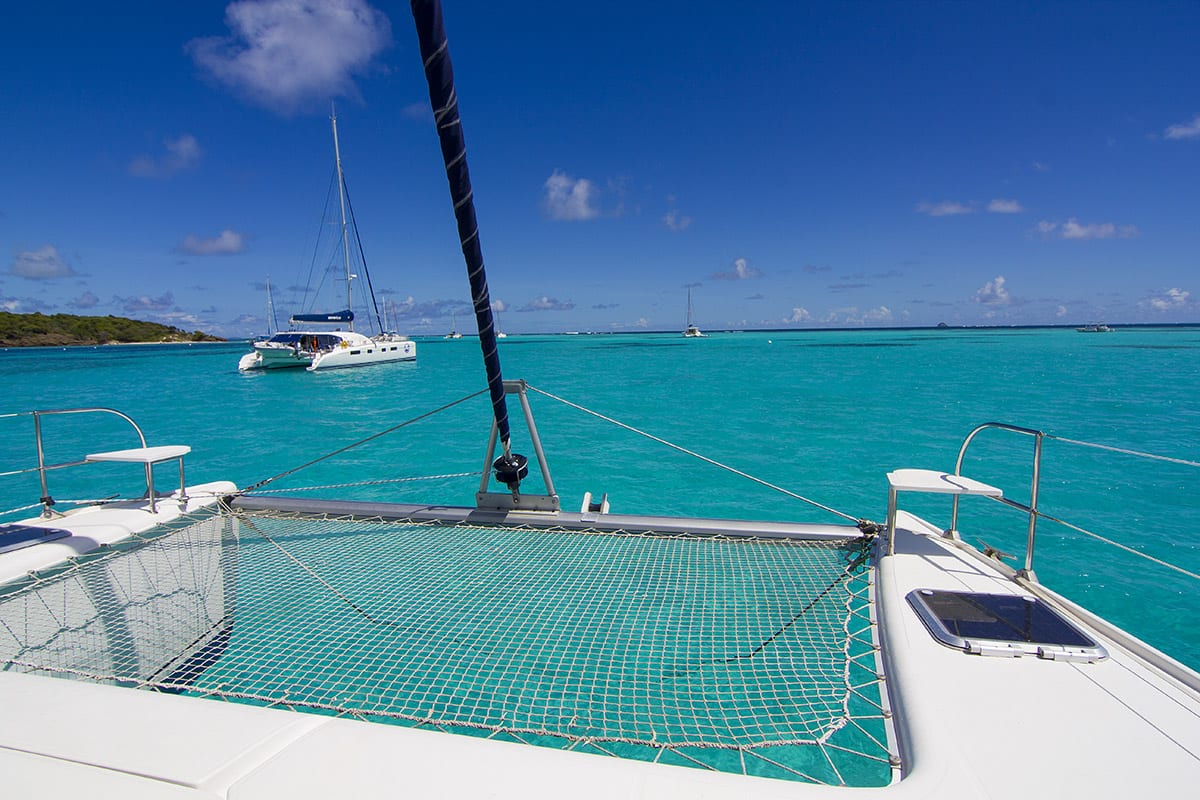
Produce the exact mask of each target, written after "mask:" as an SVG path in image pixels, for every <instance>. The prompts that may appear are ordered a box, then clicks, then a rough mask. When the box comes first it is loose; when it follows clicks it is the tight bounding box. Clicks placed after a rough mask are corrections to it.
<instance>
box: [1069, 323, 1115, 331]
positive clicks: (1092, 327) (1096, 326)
mask: <svg viewBox="0 0 1200 800" xmlns="http://www.w3.org/2000/svg"><path fill="white" fill-rule="evenodd" d="M1075 330H1076V331H1078V332H1079V333H1112V332H1113V328H1111V327H1109V326H1108V325H1105V324H1104V323H1103V322H1089V323H1088V324H1087V325H1082V326H1080V327H1078V328H1076V329H1075Z"/></svg>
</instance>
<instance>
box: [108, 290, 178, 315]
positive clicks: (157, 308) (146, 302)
mask: <svg viewBox="0 0 1200 800" xmlns="http://www.w3.org/2000/svg"><path fill="white" fill-rule="evenodd" d="M113 303H114V304H115V305H117V306H119V307H120V308H122V309H123V310H124V312H125V313H126V314H147V313H156V314H162V313H163V312H166V311H169V310H170V309H171V308H173V307H174V305H175V295H174V294H172V293H171V292H164V293H163V295H162V296H161V297H151V296H150V295H146V294H141V295H135V296H133V297H118V296H115V295H114V296H113Z"/></svg>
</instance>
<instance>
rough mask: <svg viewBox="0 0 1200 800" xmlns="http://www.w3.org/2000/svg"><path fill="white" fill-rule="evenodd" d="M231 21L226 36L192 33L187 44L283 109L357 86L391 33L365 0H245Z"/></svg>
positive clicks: (253, 95) (244, 89) (237, 83)
mask: <svg viewBox="0 0 1200 800" xmlns="http://www.w3.org/2000/svg"><path fill="white" fill-rule="evenodd" d="M225 24H226V25H227V26H228V27H229V35H228V36H212V37H207V38H203V39H193V40H192V41H191V42H189V43H188V44H187V50H188V52H189V53H190V54H191V56H192V58H193V59H194V60H195V62H196V64H197V65H199V66H200V67H201V68H202V69H204V70H206V71H207V72H208V73H209V74H210V75H211V76H212V77H214V78H215V79H216V80H217V81H219V82H220V83H223V84H225V85H226V86H229V87H230V88H232V89H233V90H234V91H236V92H238V93H240V94H243V95H245V96H246V97H248V98H249V99H250V100H251V101H253V102H255V103H258V104H260V105H263V106H266V107H268V108H271V109H274V110H276V111H280V112H283V113H290V112H293V111H295V110H297V109H299V108H300V107H302V106H305V105H308V104H310V103H314V102H316V101H320V102H321V103H322V104H323V103H326V102H328V100H329V98H331V97H336V96H346V95H354V94H356V93H357V90H356V89H355V87H354V83H353V81H352V80H351V76H352V75H355V74H360V73H362V72H364V71H365V70H366V69H367V67H368V66H369V65H370V63H371V61H372V59H374V58H375V56H376V55H377V54H379V53H380V52H381V51H382V50H383V49H384V48H386V47H387V46H388V45H389V44H391V39H392V31H391V24H390V23H389V22H388V18H387V16H386V15H384V14H383V13H382V12H380V11H377V10H376V9H374V8H372V7H371V6H370V4H369V3H367V2H366V0H322V2H319V3H318V2H306V1H305V0H240V1H239V2H235V3H230V4H229V6H227V7H226V9H225Z"/></svg>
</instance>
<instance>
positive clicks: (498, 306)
mask: <svg viewBox="0 0 1200 800" xmlns="http://www.w3.org/2000/svg"><path fill="white" fill-rule="evenodd" d="M408 299H409V300H410V301H411V300H412V298H411V297H410V298H408ZM507 310H508V306H506V305H505V304H504V301H503V300H493V301H492V311H507Z"/></svg>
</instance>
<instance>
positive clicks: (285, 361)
mask: <svg viewBox="0 0 1200 800" xmlns="http://www.w3.org/2000/svg"><path fill="white" fill-rule="evenodd" d="M330 122H331V125H332V127H333V153H334V163H335V165H336V169H337V185H338V207H339V209H340V211H341V232H342V258H343V262H344V265H345V274H346V308H345V309H344V310H342V311H336V312H332V313H305V314H293V315H292V316H291V317H290V318H289V320H288V323H289V325H291V328H292V329H291V330H287V331H280V332H279V333H276V334H275V335H273V336H269V337H267V338H266V339H261V340H258V341H256V342H254V343H253V348H254V349H253V351H252V352H249V353H247V354H246V355H244V356H242V357H241V359H239V361H238V369H239V370H241V371H242V372H249V371H253V370H262V369H295V368H300V367H303V368H305V369H308V370H309V371H313V370H319V369H335V368H340V367H361V366H367V365H370V364H383V363H388V362H392V361H412V360H413V359H415V358H416V357H417V345H416V343H415V342H412V341H409V340H408V337H405V336H400V335H397V334H394V333H387V332H386V329H385V327H384V326H383V324H382V323H379V325H378V327H379V330H380V333H379V334H377V335H376V336H373V337H372V336H366V335H364V334H362V333H359V332H357V331H355V330H354V311H353V309H354V302H353V281H354V279H355V278H356V277H357V276H356V275H355V274H354V273H353V272H352V271H351V268H350V237H349V231H348V226H347V221H346V183H345V178H344V177H343V175H342V152H341V148H340V146H339V143H338V131H337V115H336V114H333V115H331V117H330ZM356 238H357V237H356ZM363 270H364V272H365V270H366V265H365V263H364V265H363ZM369 285H370V281H369V280H368V286H369ZM269 297H270V295H269V290H268V298H269ZM371 299H372V303H373V302H374V295H373V294H372V298H371ZM268 301H269V300H268ZM272 313H274V312H273V310H272ZM376 316H377V317H378V311H377V312H376ZM300 325H304V326H308V325H320V326H322V327H321V328H317V329H313V328H297V326H300ZM342 326H345V327H346V330H342Z"/></svg>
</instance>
